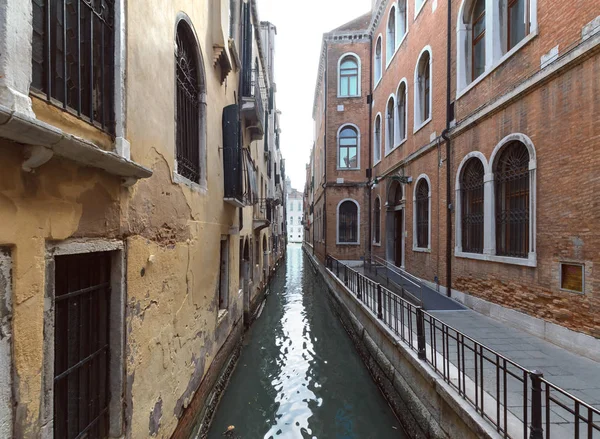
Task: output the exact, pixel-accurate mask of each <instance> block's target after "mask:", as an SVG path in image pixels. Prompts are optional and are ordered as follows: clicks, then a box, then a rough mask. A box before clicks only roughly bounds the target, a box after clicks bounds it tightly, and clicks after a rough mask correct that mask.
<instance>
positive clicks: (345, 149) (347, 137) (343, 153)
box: [338, 126, 358, 169]
mask: <svg viewBox="0 0 600 439" xmlns="http://www.w3.org/2000/svg"><path fill="white" fill-rule="evenodd" d="M338 168H339V169H357V168H358V132H357V130H356V128H354V127H352V126H345V127H343V128H342V129H341V130H340V133H339V134H338Z"/></svg>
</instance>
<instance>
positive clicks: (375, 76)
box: [373, 34, 383, 89]
mask: <svg viewBox="0 0 600 439" xmlns="http://www.w3.org/2000/svg"><path fill="white" fill-rule="evenodd" d="M377 45H380V48H381V50H380V56H379V63H377ZM378 64H379V69H378V68H377V66H378ZM378 74H379V75H378ZM382 77H383V38H382V36H381V34H379V35H378V36H377V40H376V43H375V50H374V51H373V83H374V85H373V89H375V88H377V85H379V83H380V82H381V78H382Z"/></svg>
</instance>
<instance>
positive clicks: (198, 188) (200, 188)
mask: <svg viewBox="0 0 600 439" xmlns="http://www.w3.org/2000/svg"><path fill="white" fill-rule="evenodd" d="M173 182H175V183H178V184H183V185H185V186H187V187H189V188H190V189H191V190H192V191H194V192H198V193H200V194H206V192H207V190H206V186H205V185H204V184H200V183H196V182H195V181H192V180H190V179H189V178H186V177H184V176H183V175H180V174H178V173H177V172H173Z"/></svg>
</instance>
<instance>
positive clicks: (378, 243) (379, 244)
mask: <svg viewBox="0 0 600 439" xmlns="http://www.w3.org/2000/svg"><path fill="white" fill-rule="evenodd" d="M373 245H374V246H375V247H381V242H373Z"/></svg>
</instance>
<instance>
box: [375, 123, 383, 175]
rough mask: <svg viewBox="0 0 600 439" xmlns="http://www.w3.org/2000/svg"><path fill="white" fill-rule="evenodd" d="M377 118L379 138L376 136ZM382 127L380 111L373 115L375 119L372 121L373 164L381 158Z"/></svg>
mask: <svg viewBox="0 0 600 439" xmlns="http://www.w3.org/2000/svg"><path fill="white" fill-rule="evenodd" d="M377 119H379V138H377V135H376V133H377ZM382 129H383V120H382V118H381V113H377V114H376V115H375V121H374V122H373V165H376V164H377V163H379V162H380V161H381V160H382V156H381V143H382V142H381V135H382V133H381V130H382Z"/></svg>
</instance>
